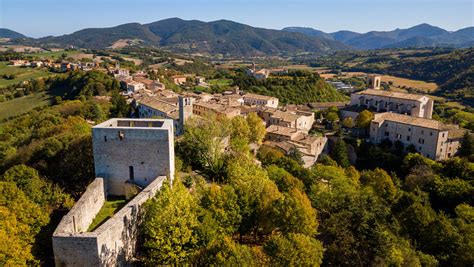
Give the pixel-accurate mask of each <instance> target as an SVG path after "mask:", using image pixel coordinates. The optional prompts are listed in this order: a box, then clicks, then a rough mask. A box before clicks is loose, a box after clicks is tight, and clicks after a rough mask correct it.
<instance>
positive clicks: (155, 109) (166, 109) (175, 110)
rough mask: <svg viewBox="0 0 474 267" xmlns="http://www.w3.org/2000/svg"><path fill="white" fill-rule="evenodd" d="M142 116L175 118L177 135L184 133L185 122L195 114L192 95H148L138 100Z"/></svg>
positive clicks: (139, 112)
mask: <svg viewBox="0 0 474 267" xmlns="http://www.w3.org/2000/svg"><path fill="white" fill-rule="evenodd" d="M138 102H139V103H138V116H139V117H140V118H164V119H171V120H173V126H174V129H175V134H176V135H181V134H183V133H184V123H185V121H186V119H187V118H189V117H190V116H191V115H192V114H193V103H194V98H192V97H185V96H179V97H167V98H166V97H163V98H157V97H147V98H142V99H140V100H139V101H138Z"/></svg>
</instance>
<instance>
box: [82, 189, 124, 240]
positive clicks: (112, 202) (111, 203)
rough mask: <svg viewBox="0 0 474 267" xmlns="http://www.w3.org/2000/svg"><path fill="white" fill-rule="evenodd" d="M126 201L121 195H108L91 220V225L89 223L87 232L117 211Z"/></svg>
mask: <svg viewBox="0 0 474 267" xmlns="http://www.w3.org/2000/svg"><path fill="white" fill-rule="evenodd" d="M126 203H127V201H126V200H125V198H121V197H113V198H112V197H109V198H108V200H107V201H105V203H104V205H103V206H102V208H101V209H100V211H99V213H97V215H96V216H95V218H94V220H93V221H92V223H91V225H89V229H88V230H87V231H88V232H92V231H94V230H95V229H97V228H98V227H99V226H100V225H101V224H102V223H104V222H105V221H107V219H109V218H110V217H112V216H113V215H114V214H115V213H116V212H117V211H119V210H120V209H121V208H122V207H123V206H125V204H126Z"/></svg>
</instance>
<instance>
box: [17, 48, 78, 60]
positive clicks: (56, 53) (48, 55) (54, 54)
mask: <svg viewBox="0 0 474 267" xmlns="http://www.w3.org/2000/svg"><path fill="white" fill-rule="evenodd" d="M79 53H82V51H79V50H71V51H54V52H52V51H45V52H38V53H28V54H25V55H26V56H32V57H39V58H60V57H61V56H62V54H67V57H70V56H72V55H75V54H79Z"/></svg>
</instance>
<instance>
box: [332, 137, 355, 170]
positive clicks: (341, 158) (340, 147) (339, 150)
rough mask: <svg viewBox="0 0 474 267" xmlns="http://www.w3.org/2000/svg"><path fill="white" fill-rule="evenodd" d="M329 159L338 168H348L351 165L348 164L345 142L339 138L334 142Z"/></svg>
mask: <svg viewBox="0 0 474 267" xmlns="http://www.w3.org/2000/svg"><path fill="white" fill-rule="evenodd" d="M331 157H332V158H333V159H334V160H335V161H336V162H337V164H339V166H342V167H348V166H349V165H350V164H351V163H350V162H349V156H348V150H347V145H346V142H344V140H342V139H341V138H339V139H338V140H337V141H336V144H335V146H334V149H333V151H332V153H331Z"/></svg>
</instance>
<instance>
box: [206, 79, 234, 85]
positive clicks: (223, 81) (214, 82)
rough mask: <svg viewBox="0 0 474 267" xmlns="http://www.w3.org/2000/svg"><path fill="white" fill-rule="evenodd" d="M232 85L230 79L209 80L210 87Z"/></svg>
mask: <svg viewBox="0 0 474 267" xmlns="http://www.w3.org/2000/svg"><path fill="white" fill-rule="evenodd" d="M232 83H233V80H232V79H213V80H209V84H210V85H217V86H231V85H232Z"/></svg>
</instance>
